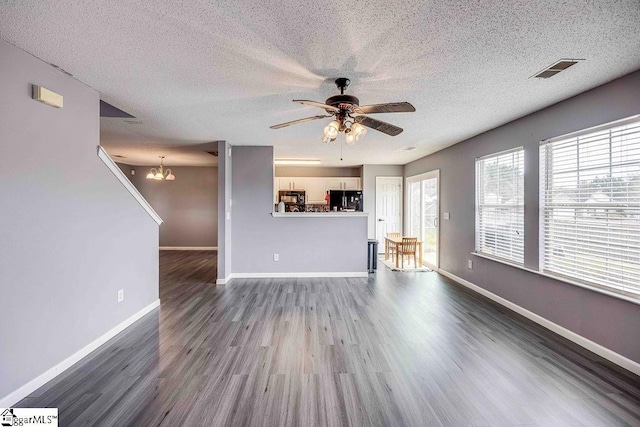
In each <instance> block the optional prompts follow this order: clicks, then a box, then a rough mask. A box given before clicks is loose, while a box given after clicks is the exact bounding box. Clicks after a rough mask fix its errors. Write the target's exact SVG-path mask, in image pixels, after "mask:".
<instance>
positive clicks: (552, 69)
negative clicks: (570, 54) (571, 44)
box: [531, 59, 584, 79]
mask: <svg viewBox="0 0 640 427" xmlns="http://www.w3.org/2000/svg"><path fill="white" fill-rule="evenodd" d="M579 61H584V59H561V60H559V61H557V62H555V63H553V64H552V65H551V66H549V67H547V68H545V69H544V70H542V71H539V72H537V73H536V74H534V75H533V76H531V77H537V78H539V79H548V78H549V77H553V76H555V75H556V74H558V73H559V72H561V71H564V70H566V69H567V68H569V67H572V66H574V65H576V64H577V63H578V62H579Z"/></svg>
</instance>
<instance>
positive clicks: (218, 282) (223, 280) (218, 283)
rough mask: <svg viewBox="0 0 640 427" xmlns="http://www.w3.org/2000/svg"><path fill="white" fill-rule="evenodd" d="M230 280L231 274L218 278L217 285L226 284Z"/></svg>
mask: <svg viewBox="0 0 640 427" xmlns="http://www.w3.org/2000/svg"><path fill="white" fill-rule="evenodd" d="M229 280H231V275H228V276H227V277H225V278H224V279H217V280H216V285H226V284H227V282H228V281H229Z"/></svg>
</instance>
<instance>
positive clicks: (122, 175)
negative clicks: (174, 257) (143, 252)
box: [98, 145, 162, 225]
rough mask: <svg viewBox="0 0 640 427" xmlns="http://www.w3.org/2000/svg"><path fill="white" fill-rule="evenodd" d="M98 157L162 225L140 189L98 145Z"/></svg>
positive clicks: (160, 219)
mask: <svg viewBox="0 0 640 427" xmlns="http://www.w3.org/2000/svg"><path fill="white" fill-rule="evenodd" d="M98 157H99V158H100V159H101V160H102V161H103V163H104V164H105V165H107V167H108V168H109V170H110V171H111V173H113V175H115V177H116V178H118V181H120V183H121V184H122V185H124V188H126V189H127V190H129V193H131V195H132V196H133V198H134V199H136V200H137V201H138V203H140V206H142V208H143V209H144V210H145V211H146V212H147V213H148V214H149V216H151V218H153V220H154V221H155V222H157V223H158V225H160V224H162V218H160V215H158V213H157V212H156V211H155V210H153V208H152V207H151V205H150V204H149V202H147V201H146V200H145V198H144V197H142V194H140V192H139V191H138V189H137V188H136V187H134V186H133V184H132V183H131V181H129V178H127V175H125V173H124V172H122V170H120V168H119V167H118V165H116V163H115V162H114V161H113V159H112V158H111V157H110V156H109V154H108V153H107V152H106V151H105V150H104V148H102V147H101V146H99V145H98Z"/></svg>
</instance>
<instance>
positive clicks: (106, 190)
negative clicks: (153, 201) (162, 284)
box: [0, 40, 158, 397]
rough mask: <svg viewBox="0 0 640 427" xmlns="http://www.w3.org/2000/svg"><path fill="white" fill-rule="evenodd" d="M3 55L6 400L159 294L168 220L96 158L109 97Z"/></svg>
mask: <svg viewBox="0 0 640 427" xmlns="http://www.w3.org/2000/svg"><path fill="white" fill-rule="evenodd" d="M0 58H1V60H0V93H1V94H2V102H1V103H0V236H1V238H0V254H1V255H0V290H1V291H2V301H3V305H2V321H1V322H0V343H2V344H1V345H0V378H1V380H0V397H4V396H6V395H7V394H9V393H10V392H12V391H15V390H16V389H18V388H19V387H21V386H23V385H24V384H26V383H27V382H29V381H30V380H32V379H34V378H35V377H37V376H38V375H40V374H42V373H43V372H45V371H47V370H48V369H50V368H52V367H53V366H55V365H56V364H58V363H60V362H61V361H63V360H64V359H66V358H67V357H69V356H71V355H72V354H73V353H75V352H77V351H78V350H80V349H81V348H83V347H85V346H86V345H87V344H89V343H90V342H92V341H93V340H95V339H97V338H98V337H100V336H102V335H103V334H105V333H106V332H107V331H109V330H110V329H112V328H114V327H115V326H117V325H118V324H119V323H121V322H123V321H124V320H126V319H127V318H129V317H131V316H132V315H133V314H135V313H136V312H138V311H140V310H141V309H142V308H144V307H146V306H148V305H149V304H151V303H153V302H154V301H156V300H157V299H158V250H157V247H158V225H157V224H156V223H155V222H154V221H153V220H152V219H151V218H150V217H149V215H148V214H147V213H146V212H145V211H144V210H143V208H142V207H141V206H140V205H139V204H138V202H137V201H136V200H135V199H134V198H133V197H132V196H131V195H130V194H129V193H128V191H127V190H126V189H125V188H124V187H123V186H122V184H120V182H119V181H118V180H117V178H116V177H115V176H113V174H112V173H111V172H110V171H109V170H108V169H107V167H106V166H105V165H104V163H102V161H101V160H100V159H99V158H98V157H97V155H96V147H97V145H98V144H99V135H100V118H99V95H98V93H97V92H96V91H95V90H93V89H91V88H89V87H87V86H85V85H83V84H82V83H80V82H78V81H77V80H75V79H73V78H71V77H68V76H66V75H64V74H62V73H60V72H58V71H56V70H55V69H54V68H53V67H51V66H50V65H48V64H46V63H44V62H42V61H40V60H38V59H36V58H34V57H33V56H31V55H29V54H27V53H25V52H23V51H21V50H19V49H17V48H15V47H14V46H11V45H9V44H8V43H6V42H4V41H1V40H0ZM32 83H36V84H40V85H43V86H45V87H47V88H49V89H51V90H53V91H56V92H58V93H60V94H62V95H63V96H64V108H63V109H56V108H52V107H49V106H46V105H44V104H41V103H39V102H36V101H34V100H32V99H31V86H30V85H31V84H32ZM121 288H122V289H124V295H125V300H124V301H123V302H122V303H119V304H118V303H117V290H118V289H121Z"/></svg>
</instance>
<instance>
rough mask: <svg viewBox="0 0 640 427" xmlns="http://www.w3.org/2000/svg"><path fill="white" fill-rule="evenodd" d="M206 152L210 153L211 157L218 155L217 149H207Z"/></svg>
mask: <svg viewBox="0 0 640 427" xmlns="http://www.w3.org/2000/svg"><path fill="white" fill-rule="evenodd" d="M207 153H209V154H211V155H212V156H213V157H218V152H217V151H207Z"/></svg>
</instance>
